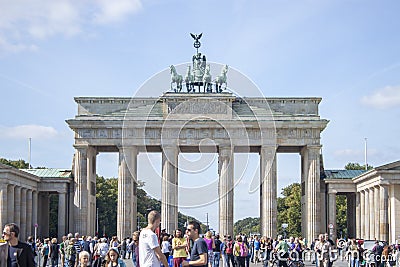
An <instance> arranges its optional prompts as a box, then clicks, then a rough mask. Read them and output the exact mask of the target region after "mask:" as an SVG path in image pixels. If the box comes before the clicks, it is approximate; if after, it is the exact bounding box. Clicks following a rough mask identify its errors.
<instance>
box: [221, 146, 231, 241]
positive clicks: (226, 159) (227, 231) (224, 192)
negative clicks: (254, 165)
mask: <svg viewBox="0 0 400 267" xmlns="http://www.w3.org/2000/svg"><path fill="white" fill-rule="evenodd" d="M233 171H234V162H233V148H231V147H230V146H219V152H218V174H219V181H218V196H219V232H220V233H221V235H231V236H232V237H233V218H234V217H233V207H234V205H233V204H234V203H233V201H234V177H233Z"/></svg>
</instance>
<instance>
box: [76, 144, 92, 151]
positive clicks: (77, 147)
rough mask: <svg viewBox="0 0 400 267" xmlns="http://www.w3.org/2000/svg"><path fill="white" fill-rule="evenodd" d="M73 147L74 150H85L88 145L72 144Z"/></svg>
mask: <svg viewBox="0 0 400 267" xmlns="http://www.w3.org/2000/svg"><path fill="white" fill-rule="evenodd" d="M73 147H74V148H75V149H76V150H87V149H88V148H89V145H82V144H74V145H73Z"/></svg>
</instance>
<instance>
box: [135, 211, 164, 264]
mask: <svg viewBox="0 0 400 267" xmlns="http://www.w3.org/2000/svg"><path fill="white" fill-rule="evenodd" d="M160 222H161V214H160V213H159V212H158V211H155V210H153V211H150V213H149V215H148V216H147V223H148V224H147V227H146V228H144V229H143V230H142V231H141V232H140V237H139V264H140V266H141V267H160V263H162V264H163V265H164V266H165V267H166V266H168V261H167V259H166V258H165V255H164V254H162V252H161V248H160V245H159V243H158V237H157V235H156V233H155V230H156V229H157V228H158V227H159V226H160Z"/></svg>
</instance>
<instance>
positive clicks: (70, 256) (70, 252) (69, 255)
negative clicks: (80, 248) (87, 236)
mask: <svg viewBox="0 0 400 267" xmlns="http://www.w3.org/2000/svg"><path fill="white" fill-rule="evenodd" d="M65 258H66V259H67V260H75V259H76V248H75V247H74V245H68V247H67V248H66V249H65Z"/></svg>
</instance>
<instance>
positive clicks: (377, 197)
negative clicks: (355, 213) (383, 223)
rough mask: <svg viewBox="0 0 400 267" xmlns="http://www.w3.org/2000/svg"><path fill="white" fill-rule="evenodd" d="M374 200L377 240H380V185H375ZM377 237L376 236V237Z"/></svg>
mask: <svg viewBox="0 0 400 267" xmlns="http://www.w3.org/2000/svg"><path fill="white" fill-rule="evenodd" d="M374 202H375V211H374V212H375V237H376V240H379V238H380V236H381V235H380V223H379V220H380V215H379V213H380V208H381V207H380V204H379V203H380V188H379V186H375V187H374ZM374 239H375V238H374Z"/></svg>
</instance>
